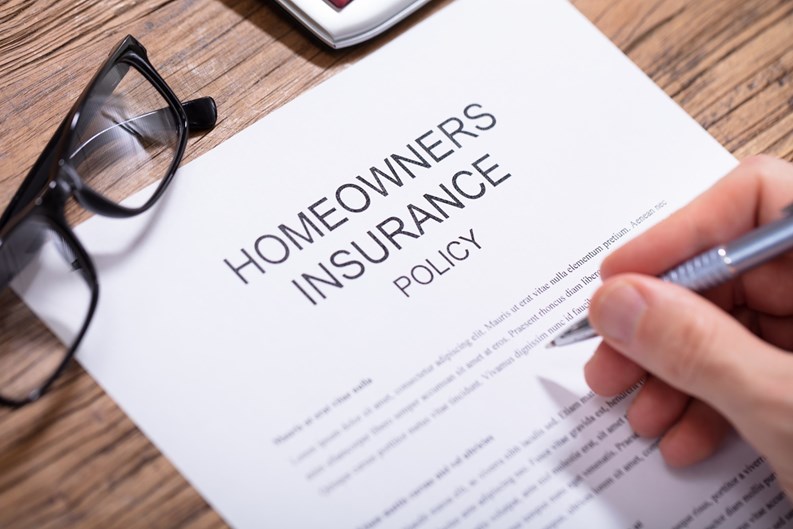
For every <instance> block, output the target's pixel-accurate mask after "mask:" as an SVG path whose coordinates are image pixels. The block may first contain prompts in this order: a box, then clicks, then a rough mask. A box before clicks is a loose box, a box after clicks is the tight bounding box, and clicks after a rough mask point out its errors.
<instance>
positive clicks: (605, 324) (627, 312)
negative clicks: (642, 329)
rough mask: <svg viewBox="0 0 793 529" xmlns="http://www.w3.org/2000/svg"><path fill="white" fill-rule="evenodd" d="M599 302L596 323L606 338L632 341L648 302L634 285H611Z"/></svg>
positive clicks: (620, 341)
mask: <svg viewBox="0 0 793 529" xmlns="http://www.w3.org/2000/svg"><path fill="white" fill-rule="evenodd" d="M606 288H608V290H607V291H606V292H605V294H603V297H602V298H601V300H600V303H598V307H597V313H596V318H597V321H596V322H595V325H596V327H597V329H598V331H600V333H601V335H603V337H604V338H608V339H609V340H613V341H616V342H619V343H625V344H627V343H630V341H631V339H632V338H633V334H634V332H635V330H636V325H637V324H638V323H639V318H641V316H642V314H643V313H644V311H645V310H646V309H647V303H646V302H645V301H644V298H643V297H642V295H641V294H640V293H639V291H638V290H636V288H634V286H633V285H631V284H630V283H627V282H620V283H618V284H616V285H611V286H609V287H606Z"/></svg>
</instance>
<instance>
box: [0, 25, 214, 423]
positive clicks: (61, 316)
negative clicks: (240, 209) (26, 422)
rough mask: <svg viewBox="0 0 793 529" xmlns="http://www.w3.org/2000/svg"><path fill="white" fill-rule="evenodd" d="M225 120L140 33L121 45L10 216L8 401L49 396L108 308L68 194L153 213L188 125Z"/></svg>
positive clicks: (1, 345)
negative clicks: (163, 63) (69, 217)
mask: <svg viewBox="0 0 793 529" xmlns="http://www.w3.org/2000/svg"><path fill="white" fill-rule="evenodd" d="M216 118H217V112H216V107H215V102H214V101H213V100H212V98H209V97H205V98H200V99H196V100H193V101H188V102H186V103H181V102H180V101H179V99H178V98H177V97H176V96H175V95H174V93H173V91H172V90H171V89H170V88H169V87H168V85H167V84H166V83H165V81H164V80H163V78H162V77H160V75H159V74H158V73H157V71H156V70H155V69H154V67H153V66H152V65H151V63H150V62H149V59H148V57H147V53H146V49H145V48H144V47H143V46H142V45H141V44H140V43H139V42H138V41H137V40H135V38H133V37H131V36H128V37H126V38H125V39H124V40H123V41H122V42H121V43H120V44H119V45H118V46H116V48H115V49H114V50H113V52H112V53H111V54H110V56H109V57H108V58H107V60H106V61H105V64H104V65H103V66H102V67H101V68H100V69H99V71H98V72H97V73H96V75H95V76H94V78H93V79H92V80H91V82H90V83H89V84H88V86H87V87H86V89H85V90H84V91H83V93H82V94H81V95H80V97H79V98H78V99H77V102H76V103H75V104H74V106H73V107H72V109H71V110H70V111H69V113H68V114H67V115H66V118H65V119H64V120H63V123H61V125H60V126H59V127H58V129H57V131H56V133H55V135H54V136H53V137H52V139H51V140H50V141H49V143H48V144H47V146H46V147H45V148H44V152H43V153H42V154H41V155H40V156H39V158H38V160H37V161H36V163H35V164H34V165H33V168H32V169H31V171H30V173H29V174H28V175H27V177H26V178H25V180H24V181H23V182H22V185H21V186H20V188H19V189H18V190H17V192H16V194H15V195H14V197H13V198H12V199H11V202H10V204H9V205H8V207H7V208H6V210H5V211H4V212H3V214H2V216H0V289H1V291H0V404H2V405H7V406H14V407H18V406H22V405H24V404H27V403H30V402H33V401H34V400H36V399H38V398H39V397H40V396H41V395H42V394H43V393H44V392H45V391H46V390H47V389H48V388H49V387H50V386H51V385H52V383H53V381H54V380H55V379H56V378H57V377H58V375H60V374H61V372H62V371H63V369H64V368H65V367H66V365H67V364H68V362H69V360H70V359H71V358H72V356H73V355H74V352H75V350H76V349H77V346H78V345H79V343H80V340H81V339H82V337H83V335H84V334H85V331H86V329H87V328H88V324H89V323H90V321H91V317H92V316H93V314H94V310H95V308H96V303H97V298H98V292H99V285H98V283H97V278H96V271H95V268H94V265H93V263H92V262H91V259H90V258H89V256H88V254H87V253H86V251H85V249H84V248H83V246H82V245H81V244H80V242H79V241H78V240H77V238H76V237H75V235H74V233H73V232H72V229H71V228H70V227H69V224H68V223H67V221H66V214H65V209H66V203H67V200H68V199H69V198H73V199H74V200H75V201H76V202H77V203H78V204H79V205H81V206H82V207H83V208H85V209H86V210H88V211H91V212H93V213H96V214H99V215H105V216H109V217H117V218H126V217H131V216H134V215H137V214H139V213H142V212H144V211H146V210H147V209H149V208H150V207H151V206H152V205H153V204H154V203H155V202H156V201H157V199H158V198H160V196H162V193H163V191H165V188H166V187H167V186H168V184H169V183H170V182H171V180H172V179H173V176H174V173H175V172H176V168H177V167H178V166H179V162H180V161H181V159H182V155H183V153H184V149H185V145H186V143H187V135H188V132H194V131H205V130H209V129H211V128H212V127H214V125H215V121H216ZM158 179H159V181H158ZM145 184H150V185H149V186H148V187H143V186H144V185H145ZM142 187H143V189H142V190H140V189H141V188H142ZM138 190H140V191H138ZM136 191H137V193H134V192H136ZM133 193H134V194H133ZM130 195H132V196H130ZM19 296H23V297H25V298H26V299H28V300H31V301H32V303H31V306H33V307H40V306H46V307H47V309H46V310H47V311H48V313H47V314H34V313H33V312H32V310H31V309H29V308H28V307H27V305H25V304H24V303H22V301H21V300H20V298H19ZM37 300H38V301H41V300H46V303H42V304H40V303H36V301H37ZM39 316H41V318H42V319H44V320H46V321H47V322H48V324H49V328H47V327H44V325H43V324H41V323H40V321H41V320H40V319H39V318H38V317H39ZM53 338H57V339H53Z"/></svg>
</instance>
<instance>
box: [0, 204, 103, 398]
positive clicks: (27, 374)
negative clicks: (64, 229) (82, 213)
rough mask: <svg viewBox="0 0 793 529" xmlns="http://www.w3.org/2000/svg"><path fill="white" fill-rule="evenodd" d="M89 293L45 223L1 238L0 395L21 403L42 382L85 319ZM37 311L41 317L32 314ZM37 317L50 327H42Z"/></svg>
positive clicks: (27, 224)
mask: <svg viewBox="0 0 793 529" xmlns="http://www.w3.org/2000/svg"><path fill="white" fill-rule="evenodd" d="M91 289H92V287H91V286H90V285H89V283H88V282H87V280H86V279H85V276H84V275H83V273H81V271H80V269H79V265H77V263H76V261H75V257H74V255H73V253H72V252H71V250H70V248H69V246H68V245H66V244H65V242H64V239H63V238H62V237H61V236H60V234H59V233H58V232H57V231H56V230H55V229H54V228H52V227H51V226H50V225H49V223H48V222H47V221H45V220H43V219H38V218H36V217H30V218H28V219H26V220H24V221H22V222H21V223H20V224H19V225H18V226H17V227H16V228H14V230H13V231H12V232H11V233H10V234H9V235H8V236H7V237H6V239H5V240H4V241H3V244H2V245H0V396H2V397H3V398H5V399H8V400H11V401H23V400H25V399H27V398H28V397H30V396H31V395H35V394H36V392H38V391H39V390H40V389H41V388H42V386H43V385H44V384H46V383H47V381H48V380H49V379H50V378H51V377H52V375H53V374H54V373H55V372H56V370H57V369H58V367H59V366H60V365H61V364H62V363H63V361H64V359H65V358H66V356H67V354H68V352H69V350H70V349H71V345H72V344H73V343H74V340H75V339H76V337H77V335H78V334H79V332H80V330H81V329H82V327H83V324H84V323H85V321H86V320H87V318H88V314H89V312H90V307H91V298H92V290H91ZM19 295H24V296H25V298H26V299H27V300H28V302H29V303H30V306H29V305H27V304H25V303H23V302H22V301H21V300H20V299H19ZM30 307H33V309H31V308H30ZM38 307H46V313H39V314H36V313H34V312H33V311H34V310H38ZM40 317H41V318H42V319H44V320H46V321H48V322H55V323H53V324H52V326H51V327H50V328H47V327H45V326H44V325H43V324H42V323H41V319H39V318H40Z"/></svg>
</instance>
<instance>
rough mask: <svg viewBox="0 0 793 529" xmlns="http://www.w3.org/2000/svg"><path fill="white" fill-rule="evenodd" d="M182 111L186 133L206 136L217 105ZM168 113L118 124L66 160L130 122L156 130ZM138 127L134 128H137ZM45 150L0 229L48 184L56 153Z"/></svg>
mask: <svg viewBox="0 0 793 529" xmlns="http://www.w3.org/2000/svg"><path fill="white" fill-rule="evenodd" d="M182 108H184V110H185V113H186V114H187V130H188V133H190V132H205V131H208V130H211V129H212V128H213V127H214V126H215V123H216V122H217V105H216V104H215V100H214V99H212V98H211V97H200V98H198V99H192V100H190V101H185V102H184V103H182ZM170 111H171V109H170V107H166V108H161V109H159V110H155V111H152V112H149V113H148V114H144V115H142V116H138V117H135V118H132V119H129V120H126V121H124V122H122V123H117V124H115V125H114V126H113V127H110V128H108V129H105V130H103V131H101V132H100V133H99V134H97V135H95V136H93V137H92V138H91V139H90V140H89V141H87V142H86V143H84V144H83V145H81V146H80V147H78V148H77V149H76V150H75V151H74V152H72V153H71V154H70V155H69V158H70V159H71V158H74V156H75V155H76V154H77V153H78V152H79V153H81V154H83V155H84V156H87V155H88V154H89V153H90V152H93V151H94V150H96V149H98V148H99V147H101V146H102V145H104V144H106V143H108V142H109V141H111V140H112V138H113V134H112V132H114V131H115V130H117V128H118V127H125V126H126V127H129V124H130V123H132V122H134V123H135V124H136V125H137V126H139V127H140V128H144V127H150V128H154V129H156V128H157V125H158V124H161V123H162V122H163V120H162V116H163V114H165V113H166V112H170ZM65 125H66V124H65V122H64V123H63V124H62V125H61V127H63V126H65ZM137 126H136V128H138V127H137ZM144 130H145V128H144ZM57 135H58V133H56V135H55V136H57ZM51 143H52V142H51ZM45 150H46V155H45V156H44V157H43V158H41V159H39V160H37V161H36V164H35V165H34V167H33V170H32V171H31V172H30V173H29V174H28V176H27V177H26V178H25V180H24V181H23V182H22V185H21V186H20V187H19V191H18V192H17V194H16V196H14V197H13V198H12V199H11V202H10V203H9V205H8V208H7V209H6V210H5V212H3V215H2V217H0V226H2V225H3V224H5V223H6V222H7V221H8V219H10V218H11V217H12V216H13V215H15V214H16V213H17V212H18V211H19V210H20V209H21V208H23V207H24V206H26V205H27V204H28V203H29V202H30V201H31V200H33V198H34V197H35V196H36V195H37V194H38V193H39V191H41V188H42V187H43V186H44V184H45V183H46V182H47V179H48V178H49V174H48V173H47V172H46V171H45V170H44V168H49V167H50V165H51V163H52V157H53V156H55V149H54V148H52V145H47V147H46V149H45Z"/></svg>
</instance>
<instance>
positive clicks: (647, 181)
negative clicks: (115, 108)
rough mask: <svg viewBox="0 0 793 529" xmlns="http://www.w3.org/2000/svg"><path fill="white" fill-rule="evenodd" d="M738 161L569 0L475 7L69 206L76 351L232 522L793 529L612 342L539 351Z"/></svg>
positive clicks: (761, 481) (785, 512) (748, 455)
mask: <svg viewBox="0 0 793 529" xmlns="http://www.w3.org/2000/svg"><path fill="white" fill-rule="evenodd" d="M370 1H371V0H370ZM219 103H220V107H221V108H222V106H223V102H222V101H220V102H219ZM735 163H736V162H735V160H734V159H733V158H732V157H731V156H730V155H729V154H728V153H727V152H726V151H725V150H724V149H723V148H722V147H721V146H719V145H718V144H717V143H716V142H715V141H714V140H713V139H712V138H711V137H709V136H708V135H707V134H706V133H705V132H704V131H703V130H702V129H701V128H700V127H699V126H698V124H697V123H696V122H694V121H693V120H692V119H690V118H689V117H688V116H687V115H686V114H685V113H684V112H683V111H682V110H681V109H680V108H678V107H677V106H676V105H675V104H674V103H673V102H672V101H671V100H670V99H668V98H667V96H666V95H665V94H664V93H663V92H662V91H661V90H660V89H659V88H658V87H656V86H655V85H654V84H653V83H652V82H651V81H650V80H648V79H647V78H646V77H645V75H644V74H643V73H642V72H641V71H640V70H639V69H638V68H636V67H635V66H634V65H633V64H632V63H631V62H630V61H629V60H628V59H627V58H625V57H624V56H623V54H622V53H620V52H619V51H618V50H617V49H616V48H615V47H614V46H613V45H612V44H611V43H610V42H609V41H608V40H607V39H606V38H604V37H603V36H602V35H601V34H600V33H599V32H598V31H597V30H596V29H595V28H594V27H593V26H591V25H590V23H589V22H588V21H587V20H585V19H584V18H583V17H582V16H581V15H580V14H579V13H578V12H576V10H575V9H574V8H573V7H572V6H570V5H569V4H568V3H566V2H561V1H550V0H490V1H487V2H484V1H481V0H458V1H457V2H454V3H453V4H451V5H449V6H448V7H444V8H443V9H442V10H441V11H440V12H438V13H437V14H435V15H433V16H432V17H430V18H429V19H428V20H427V21H425V22H423V23H421V24H419V25H418V26H416V27H414V28H412V29H410V30H409V31H408V32H407V33H405V34H404V35H403V36H400V37H399V38H398V39H396V40H395V41H394V42H392V43H390V44H387V45H386V46H384V47H383V48H382V49H380V50H378V51H376V52H375V53H373V54H372V55H371V56H369V57H367V58H365V59H363V60H361V61H360V62H359V63H358V64H355V65H354V66H352V67H351V68H349V69H348V70H346V71H344V72H342V73H341V74H339V75H337V76H335V77H334V78H332V79H330V80H328V81H327V82H325V83H323V84H322V85H321V86H319V87H318V88H316V89H314V90H312V91H310V92H309V93H306V94H305V95H302V96H301V97H299V98H298V99H297V100H295V101H294V102H292V103H290V104H288V105H286V106H285V107H284V108H282V109H280V110H278V111H275V112H273V113H272V114H271V115H269V116H267V117H266V118H265V119H263V120H262V121H260V122H258V123H256V124H255V125H253V126H251V127H250V128H248V129H247V130H245V131H243V132H241V133H240V134H238V135H237V136H235V137H234V138H232V139H230V140H229V141H227V142H225V143H224V144H222V145H220V146H219V147H218V148H216V149H214V150H213V151H211V152H209V153H207V154H206V155H204V156H202V157H201V158H200V159H197V160H196V161H194V162H192V163H190V164H189V165H188V166H186V167H184V168H183V169H181V170H180V172H179V174H178V175H177V178H176V180H175V182H174V184H173V187H171V188H170V189H169V191H168V195H167V197H166V198H165V199H164V201H163V203H162V205H161V206H159V207H157V208H156V210H155V211H153V212H152V213H151V214H147V215H145V216H144V217H142V218H136V219H132V220H125V221H124V222H118V221H115V220H108V219H100V218H96V219H92V220H90V221H88V222H86V223H85V224H83V225H81V226H80V227H79V228H78V229H77V231H78V233H79V236H80V237H81V239H82V240H83V241H85V245H86V247H87V248H88V250H89V252H90V253H91V254H92V255H94V256H96V262H97V266H98V268H99V280H100V284H101V285H102V291H101V295H100V300H99V308H98V314H97V315H96V317H95V319H94V321H93V322H92V325H91V327H90V329H89V331H88V334H87V336H86V338H85V340H84V341H83V344H82V346H81V349H80V352H79V360H80V362H81V363H82V364H83V365H84V366H85V368H86V369H87V370H88V371H89V372H90V373H91V375H92V376H94V377H95V378H96V380H98V382H99V383H100V384H101V385H102V386H103V387H104V388H105V390H106V391H107V392H108V393H109V394H110V395H111V396H112V397H113V398H114V399H115V400H116V401H117V402H118V404H119V405H120V406H121V407H122V408H123V409H124V410H125V411H126V413H128V414H129V416H130V417H131V418H132V419H133V420H134V421H135V422H136V423H137V424H138V425H139V427H140V428H141V429H142V430H143V431H144V432H145V433H146V435H148V436H149V437H150V438H151V439H152V441H153V442H154V443H155V444H156V445H157V446H158V447H159V448H160V449H161V450H162V452H163V453H164V454H166V455H167V456H168V457H169V458H170V459H171V460H172V461H173V463H174V464H175V465H176V466H177V468H178V469H179V470H180V471H181V472H182V473H183V474H184V476H185V477H186V478H187V479H188V480H189V481H190V482H191V483H192V484H193V485H194V486H195V487H196V488H197V489H198V490H199V491H200V492H201V493H202V494H203V495H204V496H205V498H206V499H207V500H208V502H209V503H210V504H211V505H213V506H214V507H215V508H216V509H217V510H218V512H219V513H220V514H221V515H222V516H223V517H224V518H225V519H226V520H227V521H228V522H229V523H230V524H231V525H233V526H235V527H240V528H262V527H272V528H350V529H364V528H400V529H402V528H404V529H411V528H452V527H458V528H502V527H503V528H530V527H531V528H534V527H537V528H551V527H559V528H574V527H598V528H600V527H607V528H626V529H627V528H640V527H647V528H700V529H704V528H713V527H731V528H737V527H763V528H766V527H793V522H792V521H791V518H793V512H792V510H793V507H791V504H790V503H789V502H788V501H787V500H786V499H785V498H784V496H783V494H782V493H781V492H780V490H779V489H778V488H777V485H776V480H775V476H774V475H773V474H772V472H771V470H770V469H769V467H768V466H767V465H766V463H765V461H764V460H763V458H762V457H760V456H759V455H757V454H756V453H754V452H753V451H752V450H751V449H750V448H749V447H748V446H747V445H745V444H743V442H742V441H740V440H739V439H738V438H732V439H731V440H730V441H729V442H728V443H727V444H726V446H724V447H723V449H722V450H721V451H720V452H719V453H718V454H717V455H716V456H715V457H713V458H711V459H710V460H708V461H706V462H705V463H702V464H700V465H697V466H695V467H693V468H690V469H686V470H672V469H670V468H667V467H666V466H665V465H664V463H663V461H662V459H661V457H660V454H659V452H658V444H657V440H654V439H642V438H639V437H637V436H636V435H635V434H634V433H633V431H632V430H631V428H630V426H629V425H628V424H627V421H626V419H625V411H626V408H627V406H628V405H629V403H630V402H631V399H632V398H633V397H634V395H635V393H636V391H637V389H638V388H631V390H629V391H627V392H626V393H624V394H621V395H618V396H615V397H614V398H600V397H598V396H595V395H593V394H592V393H591V392H590V391H589V389H588V387H587V386H586V384H585V383H584V380H583V374H582V366H583V364H584V363H585V361H586V360H587V359H588V358H589V356H590V355H591V353H592V351H593V350H594V348H595V346H596V344H597V341H596V340H592V341H588V342H586V343H582V344H578V345H576V346H573V347H569V348H565V349H562V350H559V349H556V350H546V349H545V348H544V345H545V343H547V342H548V341H549V340H550V338H551V337H552V335H554V334H555V333H557V332H559V331H560V330H561V329H563V328H564V327H565V326H566V325H567V324H568V322H570V321H571V320H573V319H577V318H578V317H580V316H581V315H583V314H584V313H585V312H586V310H587V307H588V304H589V296H590V295H591V293H592V292H593V291H594V289H595V288H596V287H597V285H598V284H599V277H598V266H599V263H600V262H601V261H602V259H603V257H604V256H605V255H607V254H608V253H609V252H611V251H612V250H613V249H614V248H616V247H617V246H619V245H620V244H622V243H624V242H625V241H626V240H628V239H629V238H631V237H634V236H635V235H637V234H638V233H640V232H642V231H643V230H645V229H646V228H647V227H648V226H649V225H651V224H653V223H655V222H657V221H658V220H660V219H661V218H663V217H665V216H666V215H668V214H669V213H671V212H672V211H673V210H675V209H676V208H678V207H680V206H682V205H683V204H685V203H687V202H688V201H689V200H690V199H691V198H693V197H694V196H695V195H696V194H698V193H700V192H701V191H703V190H704V189H705V188H707V187H708V186H710V185H711V184H712V183H713V182H715V181H716V180H717V179H718V178H720V177H721V176H722V175H724V174H725V173H726V172H728V171H729V170H730V169H731V168H733V167H734V165H735ZM51 288H59V287H58V285H52V286H51ZM59 295H62V296H68V295H69V293H68V292H63V293H59ZM25 296H26V298H27V300H28V302H29V303H31V304H32V305H33V306H34V308H36V309H37V310H38V311H40V313H42V314H43V313H46V302H44V301H42V300H41V299H40V298H39V297H38V296H37V293H36V292H28V293H26V294H25Z"/></svg>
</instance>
